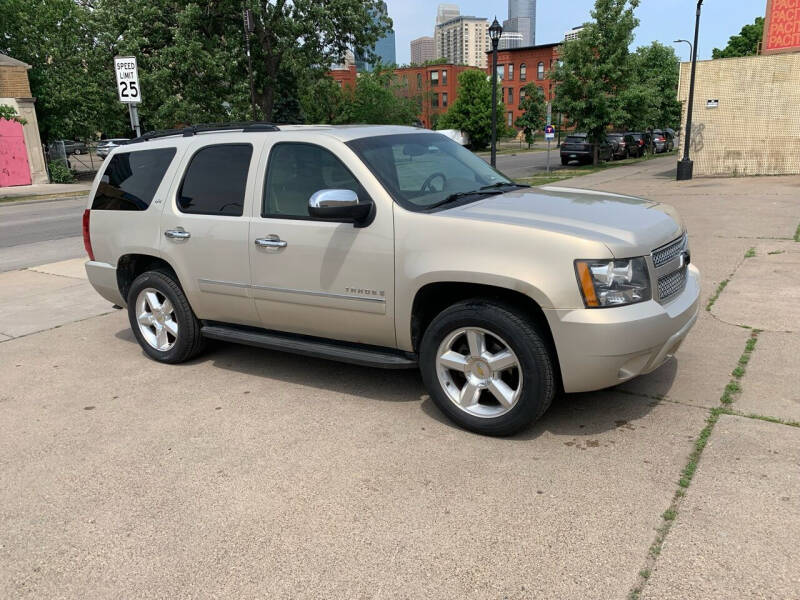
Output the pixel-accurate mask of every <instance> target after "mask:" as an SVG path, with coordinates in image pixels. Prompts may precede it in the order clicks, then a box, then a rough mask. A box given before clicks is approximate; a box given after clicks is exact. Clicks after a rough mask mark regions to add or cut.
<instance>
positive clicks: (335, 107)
mask: <svg viewBox="0 0 800 600" xmlns="http://www.w3.org/2000/svg"><path fill="white" fill-rule="evenodd" d="M347 96H348V92H347V91H346V90H342V88H341V87H340V86H339V84H337V83H336V82H335V81H334V80H333V79H331V78H330V77H327V76H323V77H319V78H318V79H316V80H315V81H311V82H309V83H308V84H307V85H305V86H304V87H303V92H302V96H301V105H302V109H303V114H304V116H305V120H306V122H307V123H329V124H338V123H350V122H351V121H352V106H353V105H352V102H351V99H350V98H348V97H347Z"/></svg>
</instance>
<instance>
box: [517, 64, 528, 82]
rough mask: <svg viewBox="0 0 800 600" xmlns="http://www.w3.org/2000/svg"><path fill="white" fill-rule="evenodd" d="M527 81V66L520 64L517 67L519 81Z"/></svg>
mask: <svg viewBox="0 0 800 600" xmlns="http://www.w3.org/2000/svg"><path fill="white" fill-rule="evenodd" d="M527 79H528V65H526V64H525V63H522V64H521V65H520V66H519V80H520V81H525V80H527Z"/></svg>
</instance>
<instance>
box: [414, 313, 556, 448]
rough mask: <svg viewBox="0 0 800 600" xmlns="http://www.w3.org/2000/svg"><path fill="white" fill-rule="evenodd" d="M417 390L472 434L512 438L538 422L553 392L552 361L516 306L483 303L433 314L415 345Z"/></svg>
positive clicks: (538, 333) (525, 317) (530, 322)
mask: <svg viewBox="0 0 800 600" xmlns="http://www.w3.org/2000/svg"><path fill="white" fill-rule="evenodd" d="M420 369H421V371H422V378H423V380H424V382H425V386H426V388H427V389H428V392H429V393H430V396H431V398H432V399H433V401H434V402H435V403H436V405H437V406H438V407H439V409H440V410H441V411H442V412H443V413H444V414H445V415H447V416H448V417H449V418H450V419H451V420H452V421H454V422H455V423H456V424H458V425H460V426H461V427H464V428H465V429H469V430H471V431H474V432H476V433H481V434H485V435H495V436H504V435H511V434H514V433H517V432H518V431H520V430H522V429H524V428H525V427H527V426H529V425H530V424H531V423H533V422H534V421H536V420H537V419H538V418H539V417H541V416H542V415H543V414H544V412H545V411H546V410H547V408H548V407H549V406H550V403H551V402H552V400H553V397H554V395H555V380H554V370H553V359H552V357H551V355H550V352H549V350H548V348H547V345H546V344H545V341H544V338H543V336H542V335H541V333H540V332H539V330H538V328H537V326H536V325H535V324H534V323H533V322H532V321H531V319H530V318H529V317H528V316H527V315H525V314H524V313H523V312H522V311H520V310H519V309H517V308H515V307H513V306H510V305H506V304H504V303H500V302H495V301H490V300H480V299H476V300H468V301H465V302H460V303H458V304H455V305H453V306H451V307H450V308H448V309H446V310H445V311H443V312H442V313H440V314H439V315H438V316H437V317H436V318H435V319H434V320H433V322H432V323H431V324H430V326H429V327H428V329H427V330H426V331H425V335H424V336H423V339H422V344H421V347H420Z"/></svg>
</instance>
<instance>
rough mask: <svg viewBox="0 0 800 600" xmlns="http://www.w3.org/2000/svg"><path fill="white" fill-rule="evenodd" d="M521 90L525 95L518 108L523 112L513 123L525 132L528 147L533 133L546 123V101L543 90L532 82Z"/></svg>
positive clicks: (531, 141)
mask: <svg viewBox="0 0 800 600" xmlns="http://www.w3.org/2000/svg"><path fill="white" fill-rule="evenodd" d="M522 91H523V92H525V95H524V97H523V98H522V100H520V103H519V109H520V110H521V111H524V112H523V113H522V115H520V116H519V117H517V120H516V122H515V123H514V125H515V126H516V127H519V128H520V129H522V132H523V133H524V134H525V141H526V142H527V143H528V148H530V147H531V145H532V144H533V134H534V133H535V132H536V131H539V130H540V129H542V128H543V127H544V126H545V125H547V123H545V121H546V119H547V102H546V101H545V99H544V91H542V89H541V88H540V87H539V86H537V85H535V84H533V83H529V84H528V85H526V86H525V87H524V88H523V89H522Z"/></svg>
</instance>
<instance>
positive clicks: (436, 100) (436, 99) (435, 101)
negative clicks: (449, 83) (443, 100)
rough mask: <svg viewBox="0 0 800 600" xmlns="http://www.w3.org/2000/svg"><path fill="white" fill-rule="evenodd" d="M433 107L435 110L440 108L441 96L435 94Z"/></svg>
mask: <svg viewBox="0 0 800 600" xmlns="http://www.w3.org/2000/svg"><path fill="white" fill-rule="evenodd" d="M431 106H433V108H439V94H433V98H432V99H431Z"/></svg>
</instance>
